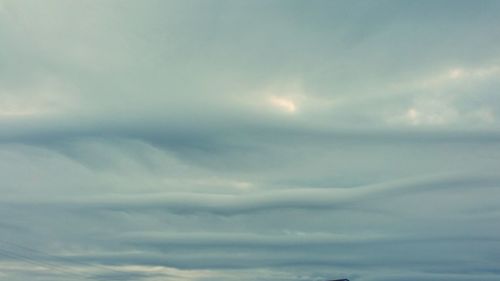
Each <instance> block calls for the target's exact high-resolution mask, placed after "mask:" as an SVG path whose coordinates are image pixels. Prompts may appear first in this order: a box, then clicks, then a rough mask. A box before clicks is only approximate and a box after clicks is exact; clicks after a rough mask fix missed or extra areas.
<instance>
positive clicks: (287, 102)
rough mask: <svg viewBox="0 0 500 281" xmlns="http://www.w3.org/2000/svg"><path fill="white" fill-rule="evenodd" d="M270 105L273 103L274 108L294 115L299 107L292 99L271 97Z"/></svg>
mask: <svg viewBox="0 0 500 281" xmlns="http://www.w3.org/2000/svg"><path fill="white" fill-rule="evenodd" d="M269 103H271V105H272V106H274V107H276V108H278V109H280V110H283V111H285V112H288V113H294V112H296V111H297V105H296V104H295V102H294V101H293V100H292V99H290V98H286V97H278V96H271V97H270V98H269Z"/></svg>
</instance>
